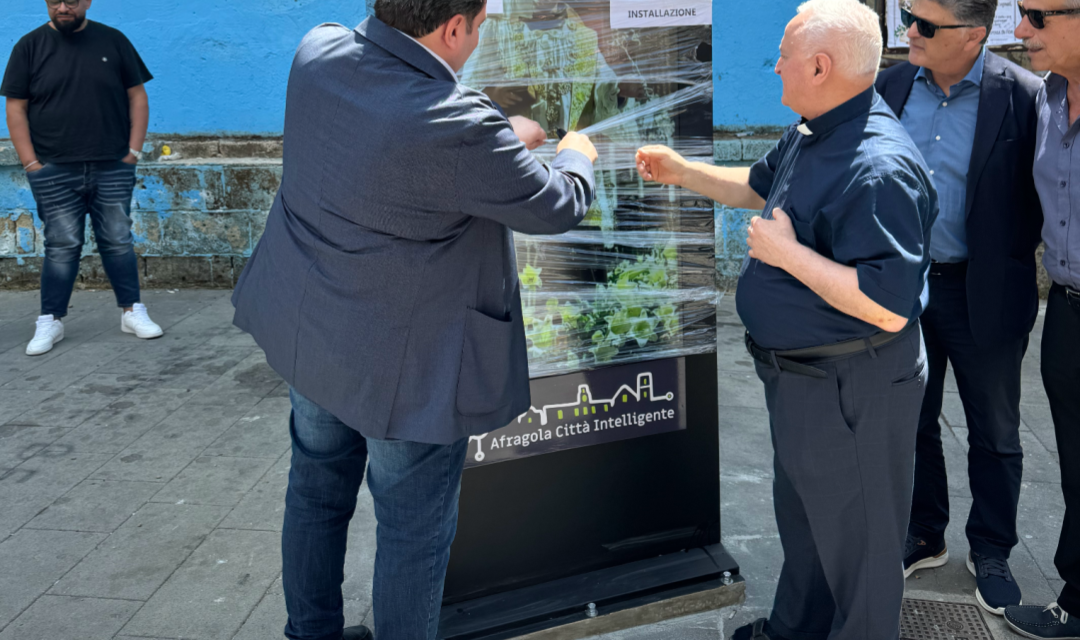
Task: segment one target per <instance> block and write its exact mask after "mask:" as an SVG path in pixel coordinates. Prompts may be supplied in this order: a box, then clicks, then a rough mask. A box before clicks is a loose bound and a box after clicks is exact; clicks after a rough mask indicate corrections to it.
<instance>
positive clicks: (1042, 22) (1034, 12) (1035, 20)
mask: <svg viewBox="0 0 1080 640" xmlns="http://www.w3.org/2000/svg"><path fill="white" fill-rule="evenodd" d="M1016 6H1018V7H1020V17H1021V18H1027V19H1028V21H1029V22H1030V23H1031V26H1033V27H1035V28H1036V29H1043V28H1045V27H1046V16H1071V15H1076V14H1080V9H1064V10H1062V11H1041V10H1039V9H1025V8H1024V0H1020V2H1017V3H1016Z"/></svg>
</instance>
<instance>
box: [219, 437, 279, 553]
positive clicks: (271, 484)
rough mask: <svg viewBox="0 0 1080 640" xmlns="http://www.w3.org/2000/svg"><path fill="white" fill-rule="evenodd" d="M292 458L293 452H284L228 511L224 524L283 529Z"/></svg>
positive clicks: (234, 527) (236, 526) (269, 529)
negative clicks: (234, 506) (233, 507)
mask: <svg viewBox="0 0 1080 640" xmlns="http://www.w3.org/2000/svg"><path fill="white" fill-rule="evenodd" d="M291 459H292V454H291V453H286V454H284V455H282V456H281V458H279V459H278V460H277V462H275V463H274V466H272V467H270V470H269V471H267V472H266V474H265V475H263V477H262V478H261V479H260V480H259V482H258V483H256V485H255V486H254V487H252V489H251V491H248V492H247V495H245V496H244V497H243V499H241V500H240V503H239V504H237V505H236V508H235V509H233V510H232V511H231V512H229V515H228V517H227V518H225V520H224V522H222V523H221V528H222V529H250V530H253V531H277V532H279V533H280V532H281V527H282V523H283V520H284V517H285V492H286V490H287V489H288V488H289V468H290V465H291Z"/></svg>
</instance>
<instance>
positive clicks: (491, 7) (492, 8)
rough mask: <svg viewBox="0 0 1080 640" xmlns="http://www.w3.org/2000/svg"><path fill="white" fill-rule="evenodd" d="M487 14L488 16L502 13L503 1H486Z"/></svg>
mask: <svg viewBox="0 0 1080 640" xmlns="http://www.w3.org/2000/svg"><path fill="white" fill-rule="evenodd" d="M487 12H488V15H489V16H490V15H491V14H494V13H502V12H503V0H487Z"/></svg>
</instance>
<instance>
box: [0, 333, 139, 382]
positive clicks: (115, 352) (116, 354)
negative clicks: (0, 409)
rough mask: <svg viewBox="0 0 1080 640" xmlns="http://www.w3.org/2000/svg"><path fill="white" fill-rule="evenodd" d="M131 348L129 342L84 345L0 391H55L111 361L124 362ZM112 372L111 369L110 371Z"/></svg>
mask: <svg viewBox="0 0 1080 640" xmlns="http://www.w3.org/2000/svg"><path fill="white" fill-rule="evenodd" d="M134 346H135V345H134V344H133V343H131V342H125V343H123V344H111V343H108V342H97V341H95V342H87V343H85V344H81V345H79V346H78V347H75V348H74V349H71V350H70V351H67V352H65V353H64V354H62V355H60V356H58V357H56V358H53V359H51V360H49V361H48V362H45V363H44V364H42V365H41V366H40V367H36V368H34V369H33V370H31V371H28V372H27V373H26V375H25V376H22V377H20V378H17V379H15V380H12V381H11V382H8V383H7V384H5V385H4V386H3V387H2V388H0V393H2V392H3V391H6V390H8V389H28V390H31V391H59V390H61V389H66V388H67V387H69V386H71V385H72V384H74V383H76V382H78V381H80V380H82V379H83V378H86V377H87V376H88V375H90V374H92V373H93V372H94V371H97V370H100V369H102V368H103V367H105V366H106V365H107V364H109V363H110V362H112V361H113V360H117V359H120V360H124V353H125V352H126V351H128V350H129V349H131V348H133V347H134ZM114 370H115V369H114Z"/></svg>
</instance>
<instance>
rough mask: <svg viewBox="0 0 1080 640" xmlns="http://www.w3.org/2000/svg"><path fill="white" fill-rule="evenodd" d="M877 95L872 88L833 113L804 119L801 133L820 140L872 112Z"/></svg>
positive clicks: (799, 127)
mask: <svg viewBox="0 0 1080 640" xmlns="http://www.w3.org/2000/svg"><path fill="white" fill-rule="evenodd" d="M875 95H877V93H876V92H875V91H874V87H873V86H871V87H870V88H869V89H867V90H866V91H863V92H862V93H860V94H859V95H857V96H855V97H854V98H852V99H851V100H848V101H847V102H845V103H844V104H842V105H840V106H839V107H836V108H834V109H833V110H832V111H828V112H826V113H825V114H823V115H820V116H818V117H816V118H814V119H813V120H807V119H805V118H804V119H803V121H802V123H800V124H799V126H798V130H799V133H801V134H803V135H804V136H807V137H809V138H811V139H817V138H820V137H821V136H823V135H825V134H826V133H828V132H830V131H832V130H833V129H835V128H837V127H839V126H840V125H842V124H844V123H845V122H847V121H848V120H852V119H854V118H856V117H858V116H860V115H862V114H864V113H866V112H868V111H870V107H871V105H873V104H874V96H875Z"/></svg>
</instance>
